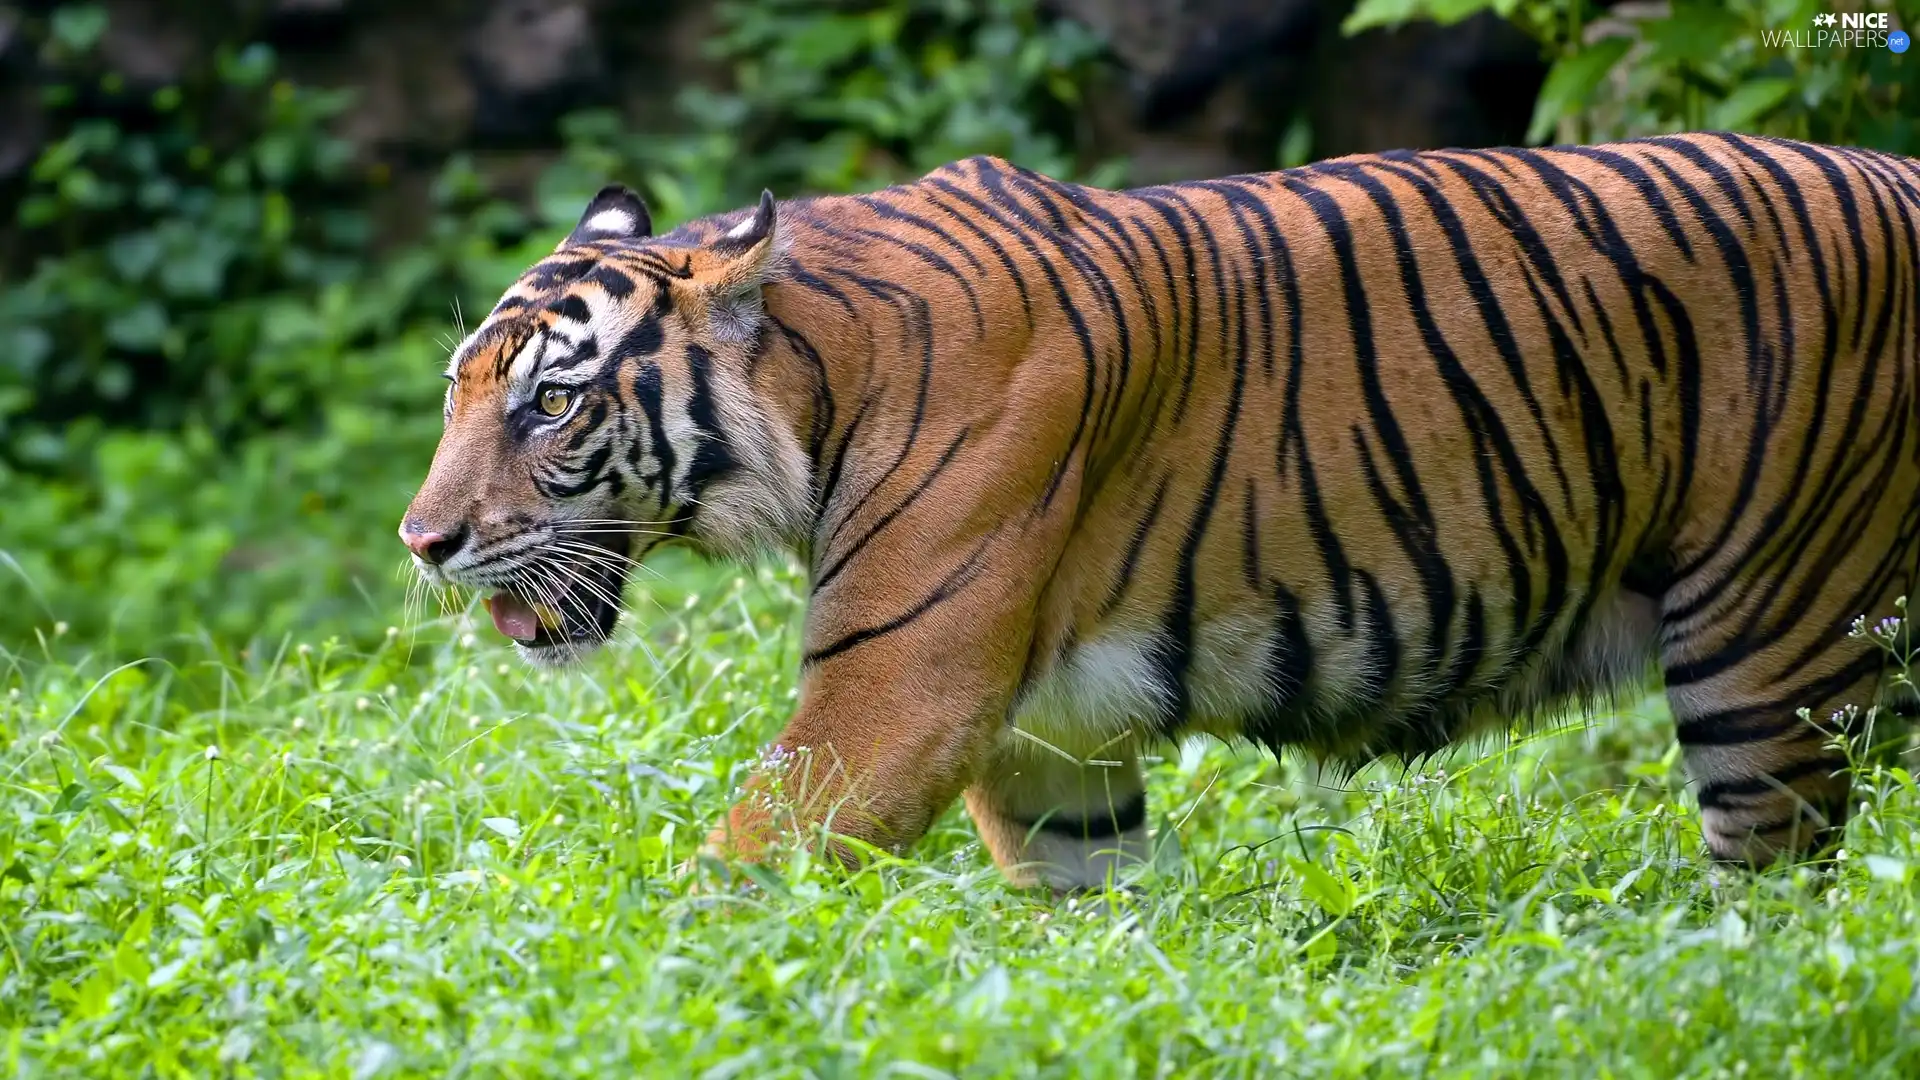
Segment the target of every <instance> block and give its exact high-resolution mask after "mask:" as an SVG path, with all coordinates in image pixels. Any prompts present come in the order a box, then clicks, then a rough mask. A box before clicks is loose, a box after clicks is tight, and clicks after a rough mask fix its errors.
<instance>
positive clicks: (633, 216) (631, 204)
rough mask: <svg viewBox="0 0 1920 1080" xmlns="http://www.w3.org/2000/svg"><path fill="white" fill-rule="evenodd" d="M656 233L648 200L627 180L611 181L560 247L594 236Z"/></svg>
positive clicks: (637, 237)
mask: <svg viewBox="0 0 1920 1080" xmlns="http://www.w3.org/2000/svg"><path fill="white" fill-rule="evenodd" d="M652 235H653V215H651V214H649V213H647V204H646V201H645V200H643V199H641V198H640V196H639V195H637V194H635V193H634V191H633V189H632V188H629V187H627V186H626V185H624V184H608V185H607V186H606V187H603V188H601V189H600V193H599V194H598V195H595V196H594V197H593V201H592V202H590V203H588V204H587V212H586V213H584V214H581V215H580V224H578V225H575V226H574V227H573V232H572V233H570V234H568V236H567V239H566V241H565V242H564V243H562V244H561V245H560V246H561V247H570V246H572V245H574V244H584V243H588V242H590V241H594V240H644V239H646V238H647V237H649V236H652Z"/></svg>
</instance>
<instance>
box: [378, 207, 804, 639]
mask: <svg viewBox="0 0 1920 1080" xmlns="http://www.w3.org/2000/svg"><path fill="white" fill-rule="evenodd" d="M651 231H652V230H651V221H650V218H649V215H648V213H647V208H646V205H645V203H643V202H642V201H641V200H640V198H639V196H637V195H635V194H634V193H633V192H631V191H629V190H627V189H626V188H623V187H618V186H614V187H608V188H606V189H604V190H602V191H601V192H600V194H599V195H597V196H596V197H595V198H594V199H593V201H592V202H591V204H590V205H589V206H588V207H587V210H586V212H585V214H583V215H582V216H581V219H580V223H579V225H578V226H576V227H575V228H574V230H573V232H572V233H571V234H570V235H569V236H568V237H567V238H566V240H564V241H562V242H561V243H560V245H559V246H558V247H557V248H555V250H554V252H553V254H552V255H551V256H549V257H547V258H546V259H543V260H541V261H540V262H539V263H537V264H536V265H535V266H533V267H532V268H531V269H530V270H529V271H528V272H527V273H526V274H525V275H524V276H522V277H521V278H520V280H519V281H518V282H516V283H515V284H514V286H513V287H512V288H511V289H509V290H508V291H507V293H506V295H505V296H504V297H503V298H502V299H501V301H500V303H499V304H498V305H497V306H496V307H495V308H494V309H493V311H492V312H491V313H490V314H489V315H488V316H487V319H486V321H485V322H483V323H482V324H481V325H480V326H479V327H478V328H476V329H475V330H474V332H473V333H472V334H471V335H470V336H468V337H467V339H466V340H465V341H463V342H461V343H460V345H459V346H458V347H456V348H455V349H454V352H453V356H452V358H451V360H450V362H449V364H448V366H447V372H446V378H447V380H448V382H449V383H450V384H451V385H449V386H448V388H447V392H446V403H445V408H444V425H445V426H444V429H443V431H442V434H441V437H440V444H439V447H438V448H437V449H436V451H435V452H434V456H433V464H432V467H431V468H430V469H429V471H428V473H427V478H426V481H425V483H423V484H422V485H421V487H420V490H419V492H418V493H417V494H416V495H415V496H414V498H413V502H412V503H411V504H410V505H409V506H408V507H407V511H406V515H405V517H404V518H403V519H402V520H401V523H400V538H401V539H402V540H403V541H404V542H405V543H406V545H407V548H408V550H410V551H411V552H412V555H413V562H414V565H415V567H416V568H417V569H418V570H419V572H420V573H421V574H422V575H423V576H424V577H425V578H426V579H427V580H428V581H429V582H431V583H434V584H437V585H457V586H466V587H470V588H474V589H479V590H483V591H486V592H487V593H489V594H490V595H489V598H488V600H487V607H488V610H489V612H490V613H491V614H492V616H493V623H494V626H495V627H496V628H497V629H499V631H500V632H501V633H502V634H504V635H506V636H507V637H508V638H511V639H512V640H513V641H514V643H515V645H516V646H517V647H518V649H519V650H520V652H521V653H522V654H523V655H524V656H526V657H527V658H528V659H530V660H532V661H533V662H535V663H537V664H541V665H548V666H557V665H561V664H565V663H568V662H571V661H574V660H577V659H580V658H581V657H583V656H585V655H586V654H587V653H590V652H591V651H593V650H594V649H595V648H597V647H598V646H600V645H601V644H603V643H605V642H606V640H607V638H608V637H609V636H610V635H611V634H612V632H613V629H614V625H615V623H616V621H617V620H618V619H619V616H620V612H621V609H622V590H623V588H624V586H625V584H626V581H627V577H628V573H629V571H630V570H631V569H632V568H633V567H635V566H638V565H639V561H640V560H641V559H642V558H644V557H645V556H646V554H647V553H648V552H649V551H651V550H652V549H653V548H655V547H657V546H659V545H661V544H664V543H670V542H676V541H680V542H686V543H688V544H690V545H692V546H694V547H695V548H697V549H701V550H704V551H708V552H713V553H720V554H731V555H742V556H743V555H747V554H750V553H752V552H754V551H758V550H762V549H765V548H768V547H773V546H779V545H782V544H791V543H793V542H795V538H796V537H798V536H799V535H800V534H801V530H802V529H803V528H804V525H803V523H804V521H805V520H806V518H807V504H808V500H809V492H810V490H811V489H810V479H809V475H808V469H807V465H806V458H805V455H804V453H803V452H802V450H801V449H800V446H799V443H798V440H797V439H796V438H795V437H794V435H793V434H792V430H791V428H790V427H788V426H786V425H783V424H782V423H781V422H780V421H779V420H778V419H777V418H776V417H775V416H774V415H773V414H771V413H770V412H769V410H768V409H767V408H766V407H764V404H763V403H762V402H760V401H757V400H756V398H755V393H754V390H753V388H752V385H751V382H750V377H749V365H750V363H751V361H752V360H753V358H754V357H755V355H756V354H757V352H758V350H759V349H760V347H761V339H762V332H763V326H764V324H765V321H766V320H765V315H764V311H763V307H762V301H761V287H762V285H763V284H764V283H766V282H767V281H768V279H769V277H770V276H771V275H773V274H775V273H776V272H777V270H778V267H779V264H780V261H781V248H782V238H781V234H780V230H779V228H778V222H777V212H776V207H775V204H774V201H773V197H772V195H771V194H763V195H762V197H761V200H760V204H759V205H758V206H757V207H755V208H753V209H751V210H747V211H741V212H736V213H734V214H729V215H723V216H721V217H717V218H712V219H705V220H702V221H699V222H693V223H689V224H688V225H686V226H683V227H681V228H680V229H677V230H675V231H674V232H672V233H669V234H668V235H666V236H662V237H657V238H656V237H652V236H651V235H650V234H651Z"/></svg>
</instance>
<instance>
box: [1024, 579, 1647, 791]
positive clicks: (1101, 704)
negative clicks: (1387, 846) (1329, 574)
mask: <svg viewBox="0 0 1920 1080" xmlns="http://www.w3.org/2000/svg"><path fill="white" fill-rule="evenodd" d="M1321 616H1322V613H1319V612H1315V611H1312V610H1308V611H1306V612H1304V613H1303V614H1302V617H1301V618H1300V619H1299V620H1298V622H1297V623H1296V624H1295V625H1294V626H1293V627H1292V628H1291V629H1289V628H1288V627H1287V626H1285V625H1276V620H1275V618H1274V616H1273V613H1272V612H1271V611H1270V610H1267V611H1245V612H1241V613H1237V614H1231V615H1226V616H1220V617H1215V618H1211V619H1208V620H1206V621H1204V622H1200V623H1197V624H1196V625H1195V626H1194V628H1193V632H1192V635H1191V639H1190V641H1189V642H1188V643H1186V645H1185V649H1184V651H1185V657H1184V660H1183V662H1182V663H1181V664H1180V665H1178V668H1179V672H1178V673H1179V674H1180V675H1183V676H1184V677H1183V678H1181V679H1180V682H1179V684H1178V685H1176V684H1175V682H1174V675H1175V672H1174V671H1173V670H1172V666H1171V665H1170V664H1169V662H1168V660H1169V652H1170V650H1172V649H1173V647H1174V646H1173V643H1171V642H1170V641H1168V640H1167V635H1166V634H1165V632H1164V631H1162V630H1159V629H1145V630H1143V629H1140V628H1138V626H1137V625H1134V626H1129V625H1128V622H1127V621H1125V620H1124V619H1119V618H1116V619H1113V620H1111V621H1109V622H1106V623H1102V624H1098V625H1096V626H1094V627H1093V628H1092V630H1091V632H1083V633H1076V634H1067V633H1064V632H1059V633H1056V634H1054V635H1053V636H1052V640H1046V641H1042V642H1039V643H1036V649H1035V653H1036V655H1038V656H1044V657H1047V658H1049V659H1048V660H1047V661H1046V662H1045V663H1044V664H1041V665H1036V670H1035V671H1033V672H1032V673H1030V676H1029V678H1028V679H1027V680H1026V682H1025V684H1024V685H1023V687H1022V689H1021V692H1020V694H1019V695H1018V697H1017V699H1016V701H1015V704H1014V708H1013V710H1012V714H1011V723H1010V728H1011V731H1010V733H1009V734H1010V737H1011V738H1012V739H1013V740H1016V741H1020V742H1026V743H1029V744H1030V745H1031V746H1032V747H1033V748H1034V749H1036V750H1044V751H1049V752H1059V753H1064V754H1067V755H1070V756H1072V757H1075V758H1080V759H1083V760H1084V759H1088V758H1098V757H1100V756H1101V755H1102V754H1103V753H1104V752H1107V751H1110V750H1112V749H1113V748H1114V747H1116V746H1117V745H1119V744H1121V743H1123V742H1125V741H1127V740H1129V739H1132V740H1157V739H1165V738H1169V737H1180V736H1184V735H1213V736H1216V737H1219V738H1222V739H1227V740H1240V739H1246V740H1251V741H1254V742H1259V743H1263V744H1266V745H1268V746H1270V747H1272V748H1273V749H1274V750H1275V751H1276V752H1277V751H1279V750H1281V749H1283V748H1285V747H1300V748H1302V749H1304V750H1306V751H1308V752H1309V753H1310V754H1312V755H1313V756H1316V757H1322V758H1337V759H1345V760H1349V761H1354V762H1361V761H1365V760H1370V759H1372V758H1375V757H1378V756H1381V755H1387V754H1401V755H1405V754H1415V753H1426V752H1430V751H1432V750H1436V749H1439V748H1441V747H1443V746H1445V745H1448V744H1450V743H1452V742H1454V741H1457V740H1459V739H1461V738H1465V737H1467V736H1470V735H1472V734H1474V733H1476V732H1478V731H1482V730H1485V729H1486V728H1488V727H1491V726H1497V725H1501V724H1504V723H1507V722H1510V721H1512V720H1513V719H1515V718H1519V717H1524V716H1529V715H1538V714H1539V713H1541V712H1543V711H1545V710H1548V709H1551V708H1553V707H1555V706H1556V705H1559V704H1562V703H1567V702H1570V701H1580V700H1590V699H1592V698H1594V697H1595V696H1600V695H1605V694H1607V693H1608V692H1610V691H1613V690H1616V689H1621V688H1624V687H1628V686H1631V685H1632V684H1634V683H1635V682H1636V680H1638V679H1639V678H1640V677H1642V676H1643V675H1645V674H1646V673H1647V672H1648V670H1649V667H1648V665H1649V664H1650V663H1651V662H1652V661H1653V660H1654V658H1655V656H1656V653H1657V649H1658V634H1659V611H1658V607H1657V604H1656V603H1655V601H1654V600H1653V599H1652V598H1650V597H1647V596H1645V595H1642V594H1639V593H1635V592H1632V591H1629V590H1626V589H1624V588H1619V587H1616V588H1614V589H1613V590H1611V591H1610V592H1608V593H1606V594H1605V595H1602V596H1600V597H1598V598H1597V599H1596V600H1595V601H1594V602H1593V603H1592V604H1591V605H1590V606H1589V608H1588V610H1587V615H1586V617H1585V619H1584V620H1583V621H1581V622H1580V624H1579V625H1577V626H1575V625H1572V624H1571V623H1569V625H1567V626H1565V627H1561V628H1558V632H1555V633H1550V634H1549V635H1548V637H1547V638H1546V640H1545V641H1543V642H1542V643H1541V644H1540V645H1539V646H1538V647H1537V648H1535V649H1534V650H1533V651H1532V652H1530V653H1524V654H1523V653H1522V652H1521V651H1520V650H1519V649H1517V648H1516V647H1515V644H1514V643H1513V642H1510V641H1509V642H1489V643H1487V645H1486V648H1485V651H1484V655H1482V656H1481V657H1480V658H1479V659H1478V661H1477V663H1476V664H1475V667H1474V670H1473V671H1472V672H1471V673H1469V678H1467V679H1466V680H1465V681H1464V682H1460V683H1458V684H1457V685H1447V682H1448V679H1447V675H1448V673H1446V672H1444V671H1440V670H1421V669H1419V668H1418V667H1417V666H1411V667H1410V666H1408V665H1405V664H1402V665H1401V667H1400V670H1399V673H1398V675H1397V676H1396V678H1395V679H1394V680H1393V681H1392V682H1390V683H1387V684H1384V685H1383V684H1381V683H1379V682H1378V681H1377V680H1376V679H1375V678H1374V675H1375V668H1376V666H1377V656H1376V653H1377V650H1378V644H1377V642H1376V641H1374V640H1372V639H1370V638H1369V637H1368V635H1367V634H1365V633H1364V632H1358V631H1352V632H1349V631H1343V630H1341V629H1340V628H1339V627H1338V626H1336V625H1334V622H1335V620H1334V619H1332V618H1331V617H1330V616H1328V617H1321ZM1395 644H1396V646H1397V647H1398V648H1401V649H1403V650H1407V649H1417V648H1418V645H1419V643H1418V642H1413V641H1406V640H1402V641H1398V642H1396V643H1395Z"/></svg>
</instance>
